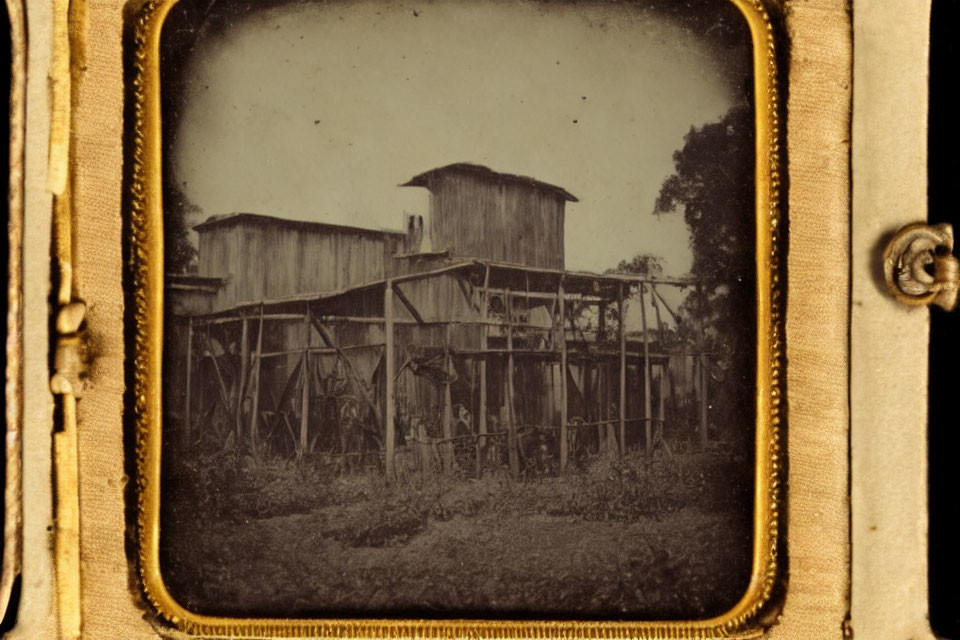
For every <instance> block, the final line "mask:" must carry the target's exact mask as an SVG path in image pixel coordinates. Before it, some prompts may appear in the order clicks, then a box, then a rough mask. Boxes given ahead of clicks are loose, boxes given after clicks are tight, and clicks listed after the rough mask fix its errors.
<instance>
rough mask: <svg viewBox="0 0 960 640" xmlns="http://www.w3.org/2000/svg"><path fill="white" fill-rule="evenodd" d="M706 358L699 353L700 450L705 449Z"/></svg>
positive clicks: (707, 375) (707, 390)
mask: <svg viewBox="0 0 960 640" xmlns="http://www.w3.org/2000/svg"><path fill="white" fill-rule="evenodd" d="M707 364H708V363H707V357H706V355H704V353H703V352H702V351H701V352H700V448H701V449H706V448H707V423H708V419H707V407H708V406H709V402H708V400H707V397H708V396H709V389H708V387H709V380H710V374H709V372H708V371H707Z"/></svg>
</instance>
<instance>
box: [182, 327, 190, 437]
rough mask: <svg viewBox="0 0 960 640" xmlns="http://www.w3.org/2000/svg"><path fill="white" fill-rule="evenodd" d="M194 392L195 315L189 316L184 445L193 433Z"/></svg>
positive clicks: (184, 401)
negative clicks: (191, 407)
mask: <svg viewBox="0 0 960 640" xmlns="http://www.w3.org/2000/svg"><path fill="white" fill-rule="evenodd" d="M192 393H193V317H192V316H191V317H188V318H187V379H186V393H185V394H184V396H185V397H184V400H183V426H182V429H183V431H182V433H181V434H180V437H181V441H182V443H183V446H184V447H188V446H190V441H191V433H190V429H191V428H192V427H193V421H192V420H191V419H190V401H191V400H192V398H191V397H190V396H191V394H192Z"/></svg>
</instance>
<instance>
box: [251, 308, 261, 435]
mask: <svg viewBox="0 0 960 640" xmlns="http://www.w3.org/2000/svg"><path fill="white" fill-rule="evenodd" d="M262 353H263V305H262V304H261V305H260V324H259V329H258V330H257V352H256V354H254V360H253V379H254V383H253V406H252V407H251V409H250V445H251V449H252V450H253V451H254V453H256V451H257V444H258V443H259V440H260V437H259V436H260V434H259V426H260V420H259V415H258V412H259V411H260V356H261V354H262Z"/></svg>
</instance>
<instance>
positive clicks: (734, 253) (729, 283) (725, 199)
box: [654, 105, 757, 433]
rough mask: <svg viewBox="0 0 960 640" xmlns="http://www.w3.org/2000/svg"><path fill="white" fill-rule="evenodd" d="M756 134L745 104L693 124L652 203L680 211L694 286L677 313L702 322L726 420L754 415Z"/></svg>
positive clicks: (658, 209)
mask: <svg viewBox="0 0 960 640" xmlns="http://www.w3.org/2000/svg"><path fill="white" fill-rule="evenodd" d="M754 140H755V134H754V120H753V110H752V108H751V107H750V106H749V105H738V106H735V107H733V108H732V109H731V110H730V111H729V112H727V114H726V115H724V116H723V117H722V118H721V119H720V120H719V121H718V122H714V123H709V124H706V125H704V126H702V127H700V128H691V129H690V132H689V133H688V134H687V135H686V136H685V137H684V145H683V147H682V148H681V149H679V150H678V151H677V152H675V153H674V156H673V161H674V167H675V173H674V174H673V175H671V176H670V177H668V178H667V179H666V180H665V181H664V182H663V185H662V186H661V188H660V193H659V195H658V197H657V201H656V204H655V207H654V214H655V215H677V214H680V213H682V215H683V218H684V221H685V222H686V225H687V228H688V229H689V231H690V248H691V249H692V251H693V267H692V269H691V275H692V276H693V277H694V279H695V280H697V281H698V282H699V283H700V286H699V287H698V288H697V290H696V291H694V292H692V293H691V294H690V295H689V296H688V297H687V300H686V302H685V303H684V305H683V312H684V314H685V315H687V316H689V317H690V318H691V319H693V320H694V322H695V323H696V324H698V325H700V326H702V327H703V331H704V334H705V341H706V344H705V346H706V348H707V349H709V350H710V351H711V352H712V353H713V354H714V355H713V356H712V357H711V362H712V364H713V367H712V371H711V378H712V379H713V380H714V389H713V391H712V393H711V395H712V396H713V397H715V398H722V399H723V400H722V402H717V403H716V411H717V413H716V418H717V421H718V422H720V423H721V424H724V425H727V426H731V425H734V424H743V423H744V422H745V420H744V416H750V415H752V403H753V394H754V389H755V383H754V372H753V365H754V357H753V354H754V353H755V351H756V343H755V338H756V331H755V325H756V319H755V309H756V268H757V265H756V255H755V237H756V236H755V224H756V216H755V193H756V190H755V184H754V166H755V157H756V152H755V149H754ZM739 431H740V432H741V433H743V431H742V430H739Z"/></svg>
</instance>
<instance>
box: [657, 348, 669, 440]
mask: <svg viewBox="0 0 960 640" xmlns="http://www.w3.org/2000/svg"><path fill="white" fill-rule="evenodd" d="M664 357H665V358H666V356H664ZM669 366H670V360H669V358H667V359H665V360H664V362H663V364H661V365H660V398H659V402H658V403H657V405H658V406H657V418H659V420H660V435H661V436H663V429H664V425H665V424H666V416H665V415H664V414H665V412H666V406H667V368H668V367H669Z"/></svg>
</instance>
